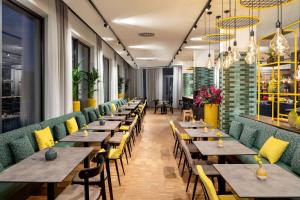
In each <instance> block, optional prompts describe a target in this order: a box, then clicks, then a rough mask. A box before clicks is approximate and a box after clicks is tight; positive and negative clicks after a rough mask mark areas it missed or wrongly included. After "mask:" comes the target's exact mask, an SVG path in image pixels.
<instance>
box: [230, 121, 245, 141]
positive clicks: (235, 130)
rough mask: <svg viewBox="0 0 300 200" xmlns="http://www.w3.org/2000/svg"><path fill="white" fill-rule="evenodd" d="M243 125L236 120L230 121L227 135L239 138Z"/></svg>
mask: <svg viewBox="0 0 300 200" xmlns="http://www.w3.org/2000/svg"><path fill="white" fill-rule="evenodd" d="M242 129H243V125H242V123H240V122H238V121H234V120H233V121H232V122H231V124H230V128H229V135H231V136H232V137H234V138H235V139H237V140H238V139H239V138H240V135H241V133H242Z"/></svg>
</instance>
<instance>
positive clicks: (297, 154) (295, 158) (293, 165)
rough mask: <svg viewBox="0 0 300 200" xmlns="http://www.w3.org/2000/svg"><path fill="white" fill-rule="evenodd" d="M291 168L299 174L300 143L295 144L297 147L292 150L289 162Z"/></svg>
mask: <svg viewBox="0 0 300 200" xmlns="http://www.w3.org/2000/svg"><path fill="white" fill-rule="evenodd" d="M291 168H292V170H293V172H295V173H296V174H298V175H299V176H300V144H298V145H297V148H296V150H295V152H294V156H293V158H292V162H291Z"/></svg>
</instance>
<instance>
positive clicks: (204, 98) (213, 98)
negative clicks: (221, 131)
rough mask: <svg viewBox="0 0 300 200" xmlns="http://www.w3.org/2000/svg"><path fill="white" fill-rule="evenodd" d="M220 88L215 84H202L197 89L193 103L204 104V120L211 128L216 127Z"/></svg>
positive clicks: (220, 99) (220, 98)
mask: <svg viewBox="0 0 300 200" xmlns="http://www.w3.org/2000/svg"><path fill="white" fill-rule="evenodd" d="M221 93H222V90H221V89H217V88H215V86H204V87H201V88H200V89H199V90H198V93H197V95H196V98H195V104H197V105H199V106H200V105H204V122H205V123H207V124H209V125H210V126H211V127H212V128H217V127H218V115H219V105H220V103H221V101H222V96H221Z"/></svg>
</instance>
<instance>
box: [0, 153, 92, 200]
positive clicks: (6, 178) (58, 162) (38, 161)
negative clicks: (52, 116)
mask: <svg viewBox="0 0 300 200" xmlns="http://www.w3.org/2000/svg"><path fill="white" fill-rule="evenodd" d="M54 150H55V151H56V152H57V158H56V159H55V160H53V161H46V160H45V152H46V151H47V149H45V150H42V151H39V152H36V153H35V154H33V155H32V156H30V157H28V158H26V159H24V160H22V161H21V162H19V163H16V164H15V165H13V166H11V167H9V168H8V169H6V170H4V171H2V172H1V173H0V182H6V183H14V182H17V183H47V196H48V199H49V200H54V198H55V191H54V190H55V183H60V182H62V181H63V180H64V179H65V178H66V177H67V176H68V175H69V174H70V173H71V172H72V171H73V170H74V169H75V168H76V166H77V165H78V164H79V163H80V162H81V161H82V160H83V159H84V158H86V157H87V156H88V155H89V154H90V153H91V152H92V151H93V148H91V147H68V148H60V147H55V148H54Z"/></svg>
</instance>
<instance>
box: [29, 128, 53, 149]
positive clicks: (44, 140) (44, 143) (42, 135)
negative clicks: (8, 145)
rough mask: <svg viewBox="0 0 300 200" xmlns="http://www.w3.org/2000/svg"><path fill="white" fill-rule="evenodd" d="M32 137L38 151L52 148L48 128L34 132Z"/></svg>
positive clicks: (51, 137) (51, 138)
mask: <svg viewBox="0 0 300 200" xmlns="http://www.w3.org/2000/svg"><path fill="white" fill-rule="evenodd" d="M34 135H35V139H36V142H37V144H38V146H39V149H40V150H43V149H46V148H49V147H52V146H54V140H53V136H52V134H51V130H50V128H49V127H47V128H44V129H42V130H38V131H34Z"/></svg>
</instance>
